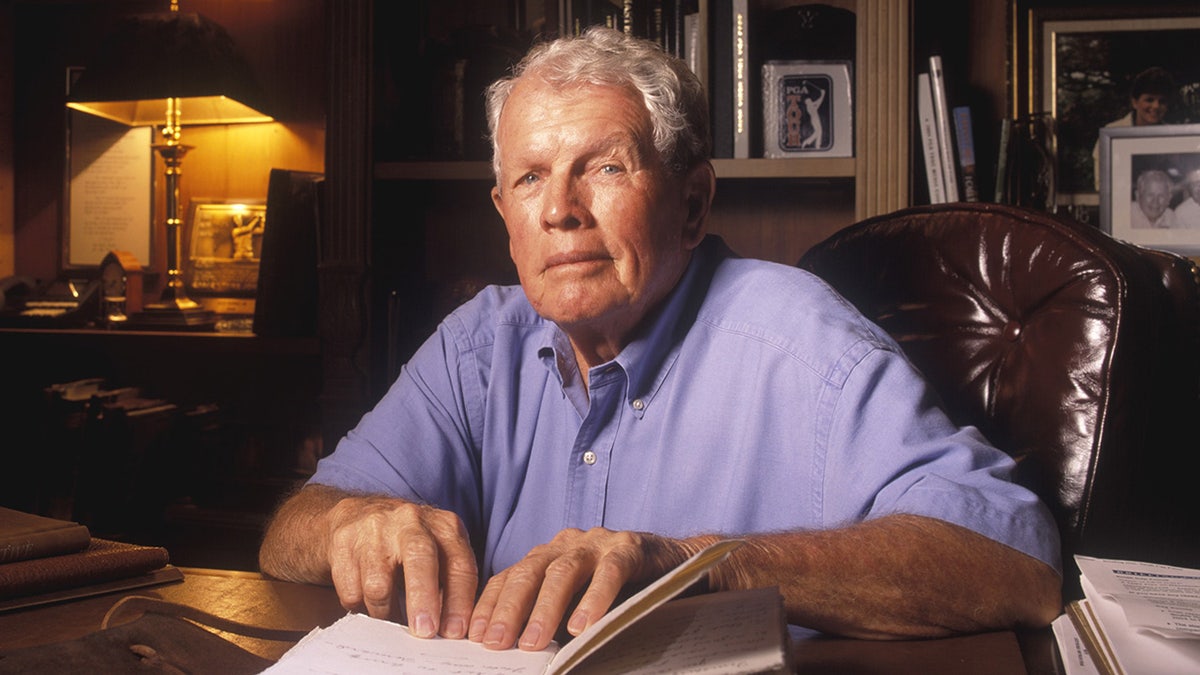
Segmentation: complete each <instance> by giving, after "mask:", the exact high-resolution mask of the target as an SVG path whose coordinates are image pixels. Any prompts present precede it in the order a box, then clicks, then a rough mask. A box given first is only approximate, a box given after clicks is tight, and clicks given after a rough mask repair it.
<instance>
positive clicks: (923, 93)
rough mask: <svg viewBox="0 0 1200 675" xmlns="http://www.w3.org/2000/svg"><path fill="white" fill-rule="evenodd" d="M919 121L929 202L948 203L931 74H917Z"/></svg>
mask: <svg viewBox="0 0 1200 675" xmlns="http://www.w3.org/2000/svg"><path fill="white" fill-rule="evenodd" d="M917 123H918V124H919V125H920V130H921V156H922V157H923V158H924V159H925V182H926V184H927V185H928V186H929V203H930V204H944V203H946V186H945V176H944V174H943V171H942V154H941V150H940V149H939V148H938V138H937V120H936V119H935V118H934V115H933V93H932V91H931V90H930V84H929V74H928V73H921V74H920V75H917Z"/></svg>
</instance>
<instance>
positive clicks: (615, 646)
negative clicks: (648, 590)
mask: <svg viewBox="0 0 1200 675" xmlns="http://www.w3.org/2000/svg"><path fill="white" fill-rule="evenodd" d="M786 623H787V622H786V621H785V620H784V615H783V598H782V597H781V596H780V595H779V591H778V590H777V589H775V588H757V589H753V590H747V591H727V592H722V593H712V594H708V595H697V596H695V597H691V598H685V599H683V600H674V601H672V602H669V603H667V604H665V605H663V606H662V607H659V608H658V609H656V610H654V611H653V612H651V613H650V614H649V615H647V616H646V617H645V618H644V619H642V620H641V621H639V622H638V624H637V626H635V627H633V628H632V629H631V630H626V631H624V632H622V633H621V634H620V635H618V636H617V637H615V638H613V640H612V641H611V642H609V643H608V644H606V645H604V646H603V647H601V648H600V649H599V650H597V651H595V652H593V653H592V654H591V655H589V656H588V657H587V658H586V659H584V661H583V663H581V664H580V665H579V666H578V667H576V668H574V669H573V670H572V671H571V675H577V674H578V675H606V674H608V673H624V674H637V675H656V674H658V673H673V674H683V673H773V672H789V669H788V668H787V666H788V663H789V657H790V654H789V652H788V648H787V644H788V643H787V639H786V634H787V629H786Z"/></svg>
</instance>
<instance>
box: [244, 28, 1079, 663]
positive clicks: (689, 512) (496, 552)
mask: <svg viewBox="0 0 1200 675" xmlns="http://www.w3.org/2000/svg"><path fill="white" fill-rule="evenodd" d="M706 108H707V103H706V100H705V95H704V92H703V90H702V89H701V87H700V84H699V82H698V81H697V80H696V78H695V77H694V76H693V75H692V74H691V72H690V71H689V70H688V68H687V66H686V65H685V64H684V63H683V62H682V61H680V60H678V59H675V58H673V57H669V56H667V55H665V54H664V53H663V52H662V51H661V50H659V49H657V48H656V47H655V46H654V45H652V44H650V43H646V42H643V41H639V40H635V39H631V38H627V37H625V36H623V35H621V34H620V33H617V32H615V31H610V30H603V29H597V30H593V31H591V32H589V33H587V34H586V35H585V36H583V37H581V38H569V39H563V40H558V41H555V42H552V43H547V44H544V45H541V46H539V47H537V48H535V49H534V51H533V52H532V53H531V54H530V55H529V56H527V57H526V59H525V60H524V61H523V62H522V63H521V64H520V65H519V66H518V67H517V69H516V71H515V74H514V75H513V76H512V77H511V78H508V79H505V80H502V81H500V82H498V83H496V84H495V85H493V87H492V89H491V90H490V91H489V100H488V112H489V118H490V124H491V130H492V136H493V147H494V152H495V155H494V165H495V172H496V186H495V187H494V188H493V190H492V198H493V200H494V202H495V205H496V209H497V210H498V211H499V212H500V215H501V216H502V217H503V219H504V222H505V225H506V228H507V230H508V234H509V241H510V243H509V249H510V253H511V256H512V259H513V261H514V262H515V263H516V267H517V270H518V273H519V277H520V282H521V283H520V286H519V287H490V288H488V289H486V290H484V291H483V292H481V293H480V294H479V295H478V296H477V297H475V298H474V299H473V300H471V301H469V302H468V303H466V304H465V305H463V306H462V307H460V308H459V309H457V310H456V311H454V312H453V313H452V314H451V315H450V316H448V317H447V318H446V319H445V320H444V321H443V323H442V324H441V325H440V326H439V327H438V330H437V331H436V333H435V334H434V335H433V337H432V338H430V340H429V341H428V342H426V344H425V345H424V346H422V348H421V349H420V350H418V352H417V353H416V354H415V355H414V357H413V358H412V360H411V361H410V362H409V363H408V364H406V366H405V368H404V369H403V371H402V373H401V374H400V376H399V377H398V379H397V381H396V382H395V383H394V385H393V386H392V387H391V389H390V390H389V392H388V393H387V394H386V395H385V396H384V398H383V399H382V400H381V401H380V403H379V404H378V405H377V407H376V408H375V409H374V410H373V411H372V412H370V413H368V414H367V415H365V416H364V417H363V419H362V421H361V422H360V423H359V425H358V426H357V428H355V429H354V430H353V431H351V432H350V433H349V434H348V435H347V436H346V437H345V438H344V439H343V440H342V441H341V442H340V443H339V445H338V447H337V448H336V450H335V451H334V452H333V453H332V454H331V455H330V456H329V457H327V458H325V459H323V460H322V461H321V463H320V465H319V466H318V468H317V472H316V474H315V475H314V476H313V477H312V479H311V480H310V482H309V484H308V485H307V486H306V487H304V488H303V489H301V490H300V491H299V492H297V493H296V494H295V495H293V496H292V497H291V498H290V499H289V500H288V501H287V502H285V504H284V505H283V506H282V507H281V509H280V511H279V513H278V514H277V515H276V517H275V519H274V521H273V523H272V524H271V526H270V528H269V531H268V533H267V537H266V539H265V541H264V544H263V548H262V552H261V556H260V560H261V563H262V568H263V570H264V571H266V572H267V573H269V574H272V575H275V576H279V577H283V578H287V579H293V580H300V581H307V582H324V583H332V584H333V585H334V586H335V588H336V589H337V593H338V595H339V597H340V598H341V601H342V603H343V604H344V605H345V606H346V607H348V608H356V609H360V610H365V611H367V612H369V613H370V614H371V615H373V616H380V617H386V616H397V617H398V616H401V605H403V606H404V609H405V610H406V612H405V616H406V619H407V621H408V623H409V626H410V629H411V630H412V631H413V632H414V633H415V634H417V635H421V636H432V635H435V634H440V635H442V636H445V637H451V638H460V637H468V638H470V639H471V640H476V641H481V642H482V643H484V644H485V645H486V646H488V647H490V648H497V649H500V648H508V647H511V646H513V645H514V644H515V645H518V646H519V647H521V648H522V649H540V648H542V647H544V646H545V645H546V644H547V643H548V642H549V641H550V639H551V638H552V637H553V636H554V634H555V633H556V631H557V630H559V629H560V627H563V626H564V624H565V629H566V630H567V631H568V632H569V633H571V634H578V633H579V632H581V631H582V630H583V629H585V628H586V627H587V626H588V625H590V624H592V623H594V622H595V621H596V620H597V619H599V618H600V617H601V616H602V615H603V614H604V613H605V612H606V611H607V610H608V609H609V608H610V606H611V605H612V604H613V601H614V599H615V598H616V597H617V596H618V594H619V593H620V592H621V591H622V589H623V588H624V587H626V586H628V585H637V584H642V583H645V582H647V581H648V580H651V579H653V578H656V577H658V576H660V575H661V574H663V573H664V572H666V571H667V570H669V569H670V568H672V567H674V566H675V565H677V564H678V563H680V562H682V561H683V560H684V559H686V558H687V557H688V556H689V555H690V554H692V553H694V552H695V551H697V550H699V549H700V548H701V547H703V546H704V545H706V544H708V543H711V542H712V541H714V540H716V539H718V538H721V537H728V536H736V537H739V538H742V539H744V540H746V542H747V543H746V545H744V546H742V547H741V548H740V549H739V550H738V551H737V552H735V553H734V554H733V555H732V556H731V557H730V558H729V559H728V560H727V561H726V562H724V563H722V564H721V565H719V566H718V567H716V568H714V570H713V571H712V572H711V573H710V574H709V576H708V578H707V588H709V589H712V590H721V589H736V588H751V587H766V586H778V587H779V589H780V591H781V593H782V595H783V597H784V601H785V603H786V607H787V612H788V617H789V621H790V623H792V624H795V625H798V626H807V627H809V628H811V629H815V630H820V631H827V632H833V633H839V634H845V635H853V636H863V637H897V636H936V635H946V634H950V633H954V632H959V631H975V630H983V629H989V628H996V627H1002V626H1017V625H1045V624H1047V623H1048V622H1049V621H1050V620H1051V619H1052V618H1053V617H1054V616H1055V615H1056V614H1057V613H1058V612H1059V610H1060V597H1059V589H1060V583H1061V580H1060V576H1059V573H1058V571H1057V566H1058V564H1059V561H1058V555H1059V553H1058V535H1057V532H1056V531H1055V528H1054V525H1053V523H1052V521H1051V519H1050V518H1049V515H1048V513H1047V511H1046V509H1045V507H1044V506H1043V505H1041V504H1040V503H1039V502H1038V500H1037V499H1036V498H1035V497H1034V496H1033V495H1032V494H1031V493H1029V492H1028V491H1026V490H1025V489H1023V488H1020V487H1018V486H1016V485H1014V484H1013V483H1011V482H1009V480H1008V477H1009V475H1010V473H1011V471H1012V468H1013V465H1012V462H1011V460H1010V459H1009V458H1008V457H1007V456H1005V455H1004V454H1003V453H1001V452H999V451H997V450H996V449H994V448H992V447H990V446H989V445H988V444H987V443H986V441H984V439H983V438H981V437H980V436H979V434H978V433H977V432H976V431H974V430H972V429H960V428H956V427H954V426H953V425H952V424H951V423H950V422H949V421H948V420H947V418H946V417H945V415H944V414H943V413H942V411H941V410H940V409H939V408H938V407H936V404H935V403H934V396H933V395H932V394H931V393H930V391H929V390H928V389H927V388H926V385H925V384H924V382H923V381H922V379H921V377H920V375H919V374H918V373H917V372H915V370H914V369H913V367H912V365H911V364H910V363H909V362H908V361H907V360H906V359H905V358H904V357H903V355H902V353H901V352H900V350H899V348H898V347H897V345H896V344H895V343H894V342H892V341H891V340H890V339H889V338H888V337H887V336H886V334H885V333H883V332H882V331H881V330H879V329H878V328H877V327H875V326H874V325H872V324H870V323H869V322H867V321H866V320H864V319H863V318H862V317H861V316H860V315H858V314H856V313H855V312H854V311H853V310H852V309H851V308H850V307H849V305H848V304H847V303H846V302H844V301H843V300H842V299H841V298H839V297H838V296H836V295H835V294H834V293H833V292H832V291H831V290H830V289H829V288H828V287H827V286H826V285H825V284H823V283H822V282H821V281H820V280H819V279H816V278H814V277H812V276H811V275H808V274H806V273H805V272H802V271H800V270H798V269H795V268H792V267H788V266H784V265H776V264H772V263H767V262H763V261H755V260H743V259H738V258H737V257H736V256H734V255H733V254H732V253H730V251H729V250H728V249H727V248H726V247H725V246H724V244H723V243H722V242H721V241H720V240H719V239H716V238H714V237H706V236H705V225H706V221H707V218H708V215H709V205H710V203H711V201H712V198H713V194H714V190H715V177H714V173H713V169H712V166H711V164H710V163H709V161H708V152H709V141H708V138H709V137H708V120H707V115H706V112H705V111H706ZM480 580H486V584H485V585H484V587H483V590H482V591H481V592H480V593H479V594H478V596H477V595H476V592H477V588H478V586H477V583H478V582H479V581H480Z"/></svg>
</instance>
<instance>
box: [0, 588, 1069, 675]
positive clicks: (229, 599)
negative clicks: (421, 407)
mask: <svg viewBox="0 0 1200 675" xmlns="http://www.w3.org/2000/svg"><path fill="white" fill-rule="evenodd" d="M183 571H184V580H183V582H182V583H174V584H168V585H165V586H156V587H151V588H144V589H140V590H138V591H135V592H134V593H136V594H138V595H148V596H151V597H157V598H162V599H164V600H170V601H172V602H178V603H182V604H186V605H190V606H192V607H197V608H199V609H203V610H205V611H208V612H210V613H213V614H217V615H219V616H222V617H225V618H228V619H233V620H235V621H240V622H243V623H250V624H255V625H259V626H267V627H271V628H285V629H292V630H304V631H307V630H309V629H311V628H313V627H315V626H318V625H321V626H327V625H329V624H331V623H333V622H334V621H335V620H337V619H338V618H339V617H340V616H342V615H343V614H344V613H345V612H344V610H342V608H341V606H340V605H339V604H338V602H337V598H336V596H335V595H334V593H333V591H332V590H331V589H329V588H322V587H318V586H305V585H301V584H290V583H285V582H279V581H272V580H268V579H264V578H263V577H261V576H260V575H258V574H254V573H250V572H232V571H223V570H206V569H195V568H184V570H183ZM123 595H124V594H121V593H116V594H110V595H103V596H97V597H92V598H87V599H83V600H77V601H72V602H65V603H60V604H56V605H48V606H43V607H35V608H30V609H25V610H17V611H13V612H8V613H5V614H0V651H5V650H8V649H14V648H18V647H25V646H32V645H40V644H49V643H52V642H58V641H60V640H69V639H73V638H77V637H81V636H83V635H86V634H88V633H90V632H91V631H94V630H96V629H97V628H99V626H100V620H101V619H102V618H103V617H104V613H105V612H107V611H108V609H109V608H110V607H112V605H113V604H114V603H115V602H116V601H117V600H118V599H120V598H121V597H123ZM1045 633H1046V634H1048V633H1049V631H1045ZM1040 635H1041V632H1039V636H1040ZM221 636H222V637H224V638H226V639H228V640H230V641H231V642H235V643H237V644H238V645H240V646H242V647H243V648H244V649H246V650H248V651H250V652H252V653H255V654H258V655H259V656H263V657H266V658H269V659H277V658H279V656H280V655H281V654H282V653H283V652H285V651H286V650H287V649H288V647H290V646H291V645H290V644H287V643H280V642H272V641H267V640H256V639H252V638H245V637H243V636H238V635H230V634H228V633H222V634H221ZM1024 644H1025V641H1024V640H1022V643H1021V644H1019V643H1018V640H1017V636H1016V635H1015V634H1014V633H1011V632H997V633H986V634H981V635H971V636H965V637H957V638H949V639H944V640H925V641H906V642H875V641H864V640H848V639H818V640H810V641H805V642H803V643H801V644H800V645H798V646H797V649H796V659H797V670H798V671H799V672H802V673H855V674H867V673H887V674H888V675H895V674H901V675H903V674H906V673H913V674H917V673H920V674H922V675H923V674H925V673H972V674H976V675H991V674H994V675H1010V674H1015V673H1026V672H1030V673H1042V672H1045V673H1053V672H1055V670H1054V667H1053V653H1052V652H1050V651H1047V652H1045V654H1036V655H1034V656H1035V657H1036V658H1034V659H1033V663H1034V664H1038V665H1035V666H1034V667H1031V668H1030V669H1029V670H1028V671H1027V670H1026V667H1025V664H1024V663H1023V660H1022V653H1021V649H1022V646H1023V645H1024ZM1031 644H1036V645H1040V647H1039V648H1044V647H1046V643H1044V642H1039V641H1036V640H1035V641H1034V642H1033V643H1031ZM1049 645H1050V646H1051V647H1052V641H1051V642H1050V643H1049ZM1027 656H1028V655H1027ZM1047 656H1048V657H1049V658H1048V659H1047V658H1045V657H1047ZM1043 665H1045V666H1046V667H1047V668H1049V669H1044V668H1043V667H1042V666H1043Z"/></svg>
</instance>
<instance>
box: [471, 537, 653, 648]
mask: <svg viewBox="0 0 1200 675" xmlns="http://www.w3.org/2000/svg"><path fill="white" fill-rule="evenodd" d="M652 539H655V540H656V538H650V539H648V538H647V537H646V536H645V535H640V534H637V533H631V532H613V531H611V530H605V529H603V528H596V529H593V530H589V531H588V532H581V531H579V530H564V531H563V532H561V533H559V535H558V536H556V537H555V539H554V540H553V541H551V542H550V543H549V544H546V545H543V546H539V547H537V548H535V549H533V550H532V551H530V553H529V554H528V555H527V556H526V557H525V558H524V559H522V560H521V561H520V562H518V563H517V564H515V565H513V566H512V567H510V568H508V569H506V570H504V571H503V572H501V573H500V574H498V575H496V576H495V577H493V578H492V579H491V580H489V581H488V584H487V586H485V588H484V591H483V593H482V594H481V595H480V598H479V600H478V601H477V602H476V604H475V612H474V614H473V615H472V617H471V627H470V630H469V632H468V637H469V638H470V639H471V640H475V641H477V642H482V643H483V644H484V646H486V647H488V648H491V649H507V648H509V647H511V646H513V645H514V644H516V645H517V646H519V647H520V648H521V649H526V650H539V649H543V648H545V647H546V646H547V645H548V644H549V643H550V641H551V640H552V639H553V637H554V634H555V632H556V631H557V629H558V627H559V625H560V624H561V623H562V621H563V618H564V617H565V616H566V615H567V611H568V610H569V609H570V606H571V604H572V603H573V601H574V600H575V598H576V597H577V596H578V595H579V593H580V591H581V590H583V589H585V588H586V589H587V590H586V591H585V592H584V593H583V596H582V598H580V600H579V603H578V605H577V606H576V607H575V610H574V611H573V612H571V615H570V619H569V621H568V623H567V629H568V631H569V632H571V633H572V634H574V635H578V634H579V633H580V632H582V631H583V630H585V629H586V628H587V627H588V626H590V625H592V624H593V623H595V622H596V621H597V620H598V619H599V618H600V617H601V616H603V615H604V613H605V612H607V611H608V610H609V608H611V607H612V604H613V602H614V601H615V599H616V598H617V596H618V594H619V593H620V592H621V589H622V588H623V587H624V586H625V585H626V584H627V583H629V582H630V581H637V580H640V579H644V578H647V576H650V575H655V574H658V573H660V572H661V570H654V571H650V572H649V573H648V570H647V565H646V563H647V561H648V560H649V559H648V557H647V556H646V555H645V554H644V549H645V547H646V546H647V545H648V543H649V542H650V540H652Z"/></svg>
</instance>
